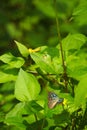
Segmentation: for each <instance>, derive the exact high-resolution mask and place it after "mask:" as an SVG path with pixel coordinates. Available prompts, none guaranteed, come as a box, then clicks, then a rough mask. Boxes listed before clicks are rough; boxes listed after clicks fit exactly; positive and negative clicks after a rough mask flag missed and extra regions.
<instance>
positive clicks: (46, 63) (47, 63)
mask: <svg viewBox="0 0 87 130" xmlns="http://www.w3.org/2000/svg"><path fill="white" fill-rule="evenodd" d="M30 55H31V57H32V59H33V60H34V61H35V63H36V64H37V65H38V66H39V67H40V68H41V69H42V70H43V71H45V72H46V73H53V74H55V73H56V72H55V69H54V67H53V64H52V62H51V57H50V55H41V54H39V53H31V54H30Z"/></svg>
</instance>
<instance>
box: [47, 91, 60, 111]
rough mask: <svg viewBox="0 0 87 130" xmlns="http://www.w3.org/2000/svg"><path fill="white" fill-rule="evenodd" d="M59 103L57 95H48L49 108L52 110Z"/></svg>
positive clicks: (51, 93) (50, 93)
mask: <svg viewBox="0 0 87 130" xmlns="http://www.w3.org/2000/svg"><path fill="white" fill-rule="evenodd" d="M57 103H58V97H57V95H56V94H55V93H53V92H49V93H48V107H49V108H50V109H52V108H54V107H55V106H56V104H57Z"/></svg>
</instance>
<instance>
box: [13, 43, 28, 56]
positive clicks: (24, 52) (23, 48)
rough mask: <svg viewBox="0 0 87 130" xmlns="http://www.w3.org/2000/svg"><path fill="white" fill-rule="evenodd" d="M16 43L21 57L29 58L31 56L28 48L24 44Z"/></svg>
mask: <svg viewBox="0 0 87 130" xmlns="http://www.w3.org/2000/svg"><path fill="white" fill-rule="evenodd" d="M15 43H16V45H17V47H18V49H19V51H20V53H21V55H22V56H23V57H28V55H29V51H28V48H27V47H26V46H24V45H23V44H21V43H19V42H17V41H15Z"/></svg>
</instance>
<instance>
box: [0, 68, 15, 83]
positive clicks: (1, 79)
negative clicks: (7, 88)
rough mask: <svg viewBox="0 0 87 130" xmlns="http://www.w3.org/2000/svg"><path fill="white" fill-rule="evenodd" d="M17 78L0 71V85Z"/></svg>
mask: <svg viewBox="0 0 87 130" xmlns="http://www.w3.org/2000/svg"><path fill="white" fill-rule="evenodd" d="M16 78H17V76H15V75H13V74H8V73H4V72H2V71H0V83H5V82H9V81H15V80H16Z"/></svg>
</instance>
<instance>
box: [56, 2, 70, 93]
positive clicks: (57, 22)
mask: <svg viewBox="0 0 87 130" xmlns="http://www.w3.org/2000/svg"><path fill="white" fill-rule="evenodd" d="M56 4H57V2H56V0H54V7H55V14H56V25H57V33H58V40H59V43H60V51H61V56H62V66H63V71H64V83H65V87H66V91H67V73H66V66H65V62H64V54H63V47H62V42H61V34H60V28H59V20H58V16H57V6H56Z"/></svg>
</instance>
